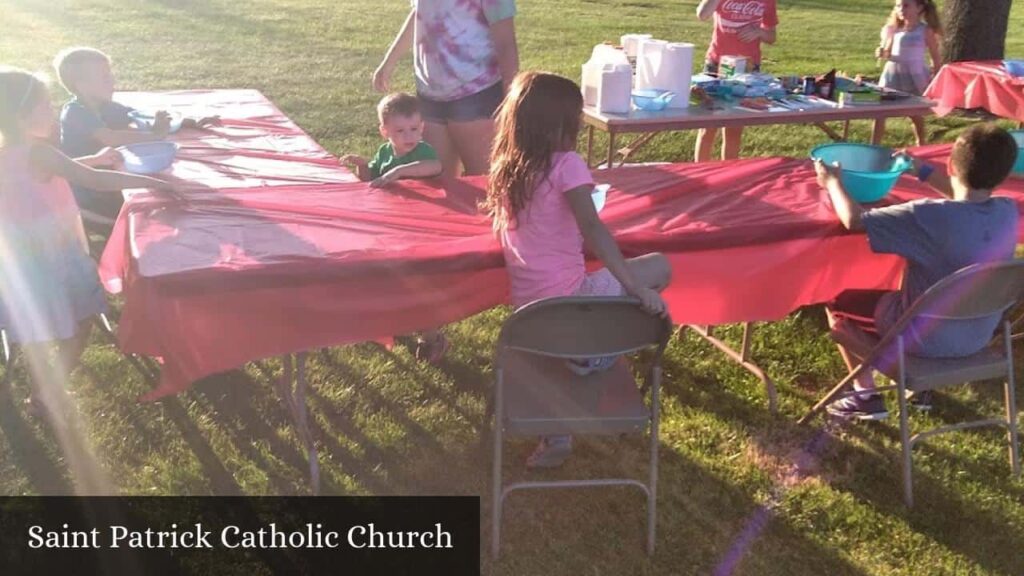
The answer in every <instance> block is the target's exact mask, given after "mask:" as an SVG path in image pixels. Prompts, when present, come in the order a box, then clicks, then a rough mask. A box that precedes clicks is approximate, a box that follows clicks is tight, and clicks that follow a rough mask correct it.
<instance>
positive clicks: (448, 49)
mask: <svg viewBox="0 0 1024 576" xmlns="http://www.w3.org/2000/svg"><path fill="white" fill-rule="evenodd" d="M515 14H516V5H515V0H413V2H412V12H410V14H409V16H408V18H406V21H405V24H404V25H403V26H402V29H401V31H400V32H399V33H398V36H397V37H396V38H395V41H394V42H393V43H392V44H391V47H390V49H389V50H388V53H387V56H385V58H384V61H383V62H382V63H381V65H380V66H379V67H378V68H377V71H376V72H375V73H374V76H373V86H374V88H376V89H377V90H380V91H384V92H386V91H388V90H389V83H390V80H391V75H392V74H393V73H394V69H395V66H396V64H397V62H398V60H399V58H401V56H402V55H404V54H405V53H406V52H408V51H409V50H412V51H413V59H414V65H415V72H416V91H417V96H418V97H419V99H420V108H421V112H422V114H423V119H424V120H425V122H426V124H425V127H424V133H423V135H424V139H425V140H426V141H427V143H428V144H430V145H431V146H433V147H434V149H435V150H436V151H437V153H438V156H439V157H440V159H441V163H442V166H443V169H444V174H445V175H447V176H458V175H459V165H460V164H462V166H463V167H464V168H465V173H466V174H485V173H486V172H487V168H488V164H489V154H490V149H491V141H492V140H493V139H494V120H493V118H492V116H493V114H494V111H495V110H497V108H498V105H499V104H500V103H501V100H502V98H503V97H504V95H505V88H506V86H507V85H508V84H509V83H511V82H512V79H513V78H514V77H515V75H516V72H518V70H519V54H518V51H517V48H516V38H515V26H514V17H515Z"/></svg>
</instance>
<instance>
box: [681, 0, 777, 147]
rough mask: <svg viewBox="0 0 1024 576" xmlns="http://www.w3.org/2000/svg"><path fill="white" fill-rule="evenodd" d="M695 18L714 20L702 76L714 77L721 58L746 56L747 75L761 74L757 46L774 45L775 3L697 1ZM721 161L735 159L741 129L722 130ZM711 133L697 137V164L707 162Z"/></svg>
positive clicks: (712, 141) (772, 0)
mask: <svg viewBox="0 0 1024 576" xmlns="http://www.w3.org/2000/svg"><path fill="white" fill-rule="evenodd" d="M697 17H698V18H700V19H701V20H707V19H709V18H712V17H714V21H715V30H714V32H713V33H712V34H711V45H710V46H708V53H707V56H706V57H705V62H704V72H705V73H707V74H717V73H718V61H719V59H720V58H721V57H722V56H746V57H747V72H758V71H760V70H761V43H762V42H764V43H766V44H774V43H775V27H776V26H778V24H779V15H778V13H777V12H776V6H775V0H701V2H700V4H699V5H697ZM723 132H724V142H723V144H722V159H723V160H726V159H729V158H738V157H739V155H740V145H741V143H742V141H743V128H742V127H736V128H725V129H723ZM714 146H715V132H709V131H708V130H701V131H700V132H699V133H698V134H697V152H696V160H697V162H704V161H707V160H710V159H711V149H712V148H714Z"/></svg>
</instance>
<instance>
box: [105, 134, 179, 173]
mask: <svg viewBox="0 0 1024 576" xmlns="http://www.w3.org/2000/svg"><path fill="white" fill-rule="evenodd" d="M117 151H118V152H120V153H121V156H123V157H124V169H125V170H126V171H128V172H131V173H132V174H154V173H156V172H160V171H162V170H166V169H167V167H168V166H170V165H171V164H172V163H173V162H174V156H175V154H177V153H178V145H177V144H175V143H174V142H143V143H141V144H129V145H127V146H121V147H120V148H118V149H117Z"/></svg>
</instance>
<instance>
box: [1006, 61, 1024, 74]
mask: <svg viewBox="0 0 1024 576" xmlns="http://www.w3.org/2000/svg"><path fill="white" fill-rule="evenodd" d="M1003 66H1004V67H1005V68H1006V71H1007V72H1009V73H1010V76H1015V77H1017V78H1020V77H1021V76H1024V60H1003Z"/></svg>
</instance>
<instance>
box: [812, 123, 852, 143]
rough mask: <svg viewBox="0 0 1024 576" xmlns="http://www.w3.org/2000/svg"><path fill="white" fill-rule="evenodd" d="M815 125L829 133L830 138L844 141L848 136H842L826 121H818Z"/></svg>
mask: <svg viewBox="0 0 1024 576" xmlns="http://www.w3.org/2000/svg"><path fill="white" fill-rule="evenodd" d="M815 126H817V127H818V128H819V129H820V130H821V131H822V132H824V133H825V134H827V135H828V137H829V138H831V139H832V140H834V141H836V142H843V141H845V140H846V138H844V137H842V136H840V135H839V133H838V132H836V131H835V130H833V129H832V127H831V126H829V125H828V124H825V123H824V122H818V123H816V124H815Z"/></svg>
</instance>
